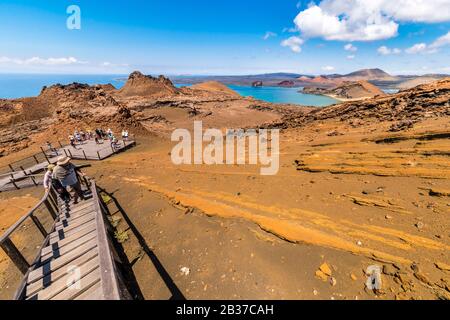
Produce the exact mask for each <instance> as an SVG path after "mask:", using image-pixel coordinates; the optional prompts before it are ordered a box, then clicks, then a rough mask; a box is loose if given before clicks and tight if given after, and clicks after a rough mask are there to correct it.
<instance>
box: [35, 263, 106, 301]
mask: <svg viewBox="0 0 450 320" xmlns="http://www.w3.org/2000/svg"><path fill="white" fill-rule="evenodd" d="M68 269H69V272H68V273H67V274H66V275H65V276H64V277H62V278H60V279H58V280H56V281H55V282H53V283H52V285H51V286H49V287H47V288H45V289H43V290H40V291H38V292H37V293H35V294H33V295H31V296H29V297H27V300H50V299H53V298H56V297H57V296H58V295H61V294H62V293H63V292H65V291H70V292H71V293H66V294H67V295H68V296H71V295H79V293H78V294H76V292H77V291H78V292H79V291H81V292H83V291H85V290H87V289H89V288H90V287H92V284H91V280H89V279H87V278H88V277H89V276H90V275H92V273H93V272H95V271H96V270H97V271H98V270H99V259H98V257H95V258H94V259H91V260H90V261H88V262H87V263H85V264H84V265H82V266H79V267H75V266H74V268H68ZM78 277H79V278H78ZM94 277H95V278H96V279H99V278H100V272H97V273H96V274H94ZM97 282H98V281H97ZM83 287H84V290H83ZM82 290H83V291H82Z"/></svg>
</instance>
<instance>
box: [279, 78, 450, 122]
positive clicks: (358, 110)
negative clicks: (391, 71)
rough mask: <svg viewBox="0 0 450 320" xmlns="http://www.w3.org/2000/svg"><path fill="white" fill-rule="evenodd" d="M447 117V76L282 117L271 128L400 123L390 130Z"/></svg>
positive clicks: (449, 108)
mask: <svg viewBox="0 0 450 320" xmlns="http://www.w3.org/2000/svg"><path fill="white" fill-rule="evenodd" d="M440 116H450V78H446V79H443V80H440V81H437V82H433V83H430V84H425V85H421V86H418V87H415V88H413V89H409V90H404V91H400V92H399V93H397V94H392V95H389V96H383V97H375V98H372V99H367V100H363V101H358V102H347V103H342V104H337V105H333V106H330V107H325V108H315V109H314V110H313V111H311V112H309V113H307V114H306V115H304V116H302V117H292V116H285V117H284V119H283V121H282V122H280V123H276V124H273V125H272V127H280V128H289V127H298V126H304V125H306V124H308V123H311V122H313V121H317V120H327V119H338V120H339V121H353V120H354V119H359V120H363V121H371V120H375V121H377V122H382V121H388V122H401V123H400V124H399V125H394V126H392V128H391V130H392V131H398V130H405V129H408V128H410V127H411V126H412V125H413V124H414V123H416V122H418V121H420V120H423V119H425V118H431V117H440Z"/></svg>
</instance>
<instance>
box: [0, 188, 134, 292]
mask: <svg viewBox="0 0 450 320" xmlns="http://www.w3.org/2000/svg"><path fill="white" fill-rule="evenodd" d="M88 184H89V186H88V187H87V188H86V189H87V190H86V197H87V200H84V201H80V202H79V203H78V204H73V203H72V202H64V201H62V200H61V199H60V198H59V197H58V196H57V195H56V192H55V191H54V190H50V191H49V192H48V193H47V194H46V195H45V197H44V198H43V200H42V201H41V202H40V203H39V204H38V206H36V207H35V208H34V209H33V210H31V211H30V213H28V214H27V215H26V216H24V217H23V218H22V219H21V220H19V221H18V222H17V223H16V224H15V225H13V226H12V227H11V228H10V229H9V230H8V231H7V232H6V233H5V235H3V236H2V237H1V238H0V246H1V247H2V248H3V250H4V251H5V252H6V253H7V254H8V256H9V257H10V258H11V260H12V261H13V262H14V264H15V265H16V266H17V267H18V268H19V270H21V271H22V273H23V274H24V278H23V281H22V283H21V285H20V287H19V289H18V290H17V292H16V295H15V297H14V298H15V299H17V300H78V299H80V300H122V299H129V298H130V295H129V293H128V291H127V289H126V286H125V285H124V281H123V278H122V276H121V273H120V271H119V270H120V267H119V266H120V263H121V262H120V259H119V257H118V255H117V253H116V251H115V246H114V239H113V230H112V228H111V226H110V223H109V221H108V220H107V218H106V215H105V213H106V210H105V207H104V203H103V201H102V199H101V197H99V194H98V191H97V187H96V185H95V182H90V183H88ZM40 206H45V207H46V208H47V209H48V211H49V213H50V214H51V215H52V217H53V218H54V223H53V227H52V228H51V231H50V232H46V230H45V228H44V227H43V225H42V223H41V222H40V221H39V220H38V219H37V218H36V216H35V215H34V212H35V211H36V210H37V208H39V207H40ZM27 219H31V220H32V222H33V223H34V224H35V225H36V226H37V228H38V229H39V231H41V233H42V235H43V236H44V237H45V240H44V244H43V245H42V246H41V249H40V252H39V254H38V255H37V257H36V258H35V259H34V261H33V262H32V263H29V262H28V261H27V260H26V259H25V258H24V257H23V255H22V254H21V253H20V252H19V250H18V249H17V247H16V246H15V245H14V244H13V243H12V241H11V240H10V236H11V234H12V233H13V232H14V231H16V230H17V229H18V228H19V227H20V225H22V224H23V223H24V222H25V221H26V220H27Z"/></svg>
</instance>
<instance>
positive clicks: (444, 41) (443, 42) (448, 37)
mask: <svg viewBox="0 0 450 320" xmlns="http://www.w3.org/2000/svg"><path fill="white" fill-rule="evenodd" d="M448 45H450V31H449V32H448V33H447V34H445V35H443V36H442V37H439V38H437V40H436V41H434V42H433V43H432V44H431V45H430V48H431V49H437V48H441V47H444V46H448Z"/></svg>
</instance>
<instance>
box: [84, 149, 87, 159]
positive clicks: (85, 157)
mask: <svg viewBox="0 0 450 320" xmlns="http://www.w3.org/2000/svg"><path fill="white" fill-rule="evenodd" d="M83 155H84V159H85V160H87V159H88V158H87V156H86V152H85V151H84V150H83Z"/></svg>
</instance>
